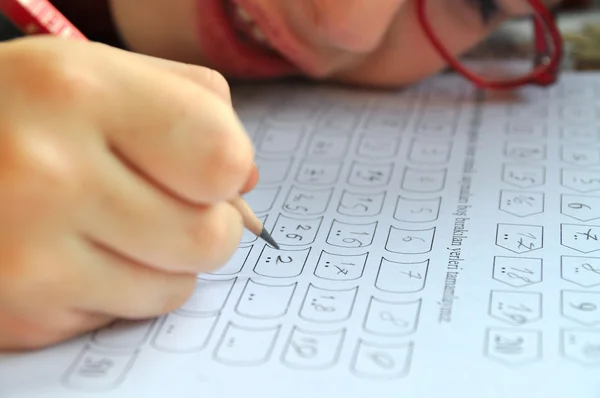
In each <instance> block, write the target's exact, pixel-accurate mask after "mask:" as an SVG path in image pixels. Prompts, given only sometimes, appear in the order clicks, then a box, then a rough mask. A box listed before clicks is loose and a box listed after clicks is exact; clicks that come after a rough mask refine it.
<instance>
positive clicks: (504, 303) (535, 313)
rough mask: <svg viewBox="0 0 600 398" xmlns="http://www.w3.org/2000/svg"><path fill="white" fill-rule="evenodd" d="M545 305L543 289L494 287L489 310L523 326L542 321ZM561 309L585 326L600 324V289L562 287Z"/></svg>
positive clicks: (574, 320)
mask: <svg viewBox="0 0 600 398" xmlns="http://www.w3.org/2000/svg"><path fill="white" fill-rule="evenodd" d="M542 307H543V305H542V293H537V292H516V291H503V290H493V291H492V292H491V294H490V300H489V309H488V311H489V312H488V313H489V315H490V316H491V317H493V318H496V319H498V320H500V321H502V322H505V323H508V324H510V325H512V326H523V325H527V324H531V323H535V322H537V321H540V320H541V319H542V317H543V310H542ZM560 313H561V315H562V316H563V317H564V318H566V319H569V320H571V321H573V322H576V323H579V324H581V325H584V326H598V325H600V292H593V291H577V290H562V291H561V299H560ZM599 359H600V358H599Z"/></svg>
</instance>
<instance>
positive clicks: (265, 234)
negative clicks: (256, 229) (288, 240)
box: [260, 228, 279, 250]
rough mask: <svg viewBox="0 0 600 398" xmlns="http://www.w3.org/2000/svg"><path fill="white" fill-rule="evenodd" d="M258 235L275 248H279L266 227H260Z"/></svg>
mask: <svg viewBox="0 0 600 398" xmlns="http://www.w3.org/2000/svg"><path fill="white" fill-rule="evenodd" d="M260 237H261V238H262V239H263V240H264V241H265V242H267V243H268V244H269V245H271V246H273V247H274V248H275V249H277V250H279V245H278V244H277V242H275V240H273V237H272V236H271V235H270V234H269V233H268V232H267V230H266V229H264V228H263V229H262V231H261V233H260Z"/></svg>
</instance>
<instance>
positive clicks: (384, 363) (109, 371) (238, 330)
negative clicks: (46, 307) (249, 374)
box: [62, 313, 414, 391]
mask: <svg viewBox="0 0 600 398" xmlns="http://www.w3.org/2000/svg"><path fill="white" fill-rule="evenodd" d="M177 316H178V315H176V314H175V313H173V314H170V315H168V316H167V317H164V318H163V319H162V320H160V321H159V322H160V325H159V328H158V331H157V333H156V334H155V336H154V338H153V339H152V341H151V343H150V344H151V346H152V347H153V348H155V349H158V350H161V351H165V352H168V353H175V354H177V353H190V352H198V351H202V350H204V349H206V348H207V346H208V341H209V340H210V339H211V335H212V334H213V332H214V329H215V324H216V322H217V321H218V316H217V317H213V318H187V319H186V321H185V322H189V321H192V322H195V324H194V325H193V326H194V327H193V328H190V330H188V331H187V332H188V333H187V334H183V335H182V334H181V333H182V332H183V333H185V332H186V331H182V330H181V328H180V326H181V323H180V319H182V318H177ZM155 322H156V321H155ZM155 322H152V323H148V324H147V326H146V327H141V326H140V325H137V326H136V327H134V328H132V329H130V330H131V331H132V333H125V334H124V333H123V330H122V329H121V330H119V327H118V326H117V327H113V328H112V329H103V330H101V331H99V332H98V333H96V334H95V335H94V337H93V340H92V342H91V343H88V344H86V345H85V346H84V347H83V349H82V350H81V351H80V353H79V354H78V356H77V357H76V358H75V360H74V362H73V363H72V364H71V366H70V367H69V368H68V369H67V371H66V372H65V374H64V376H63V378H62V381H63V384H64V385H65V386H66V387H67V388H70V389H76V390H88V391H89V390H92V391H106V390H110V389H114V388H116V387H118V386H119V385H120V384H121V383H122V382H123V381H124V380H125V379H126V378H127V374H128V372H129V371H130V370H131V369H132V368H133V367H134V366H135V365H136V360H137V357H138V356H139V354H140V352H141V350H142V348H141V347H140V345H141V344H144V343H145V342H146V341H147V340H148V339H149V337H150V333H151V330H152V326H153V324H154V323H155ZM200 332H202V333H200ZM282 334H283V332H282V326H281V325H277V326H272V327H263V328H250V327H246V326H242V325H239V324H237V323H234V322H231V321H229V322H227V323H226V326H225V330H224V331H223V333H222V335H221V336H220V338H219V339H218V342H217V343H216V347H215V349H214V351H213V352H212V355H211V357H210V359H209V360H211V361H214V362H216V363H218V364H221V365H224V366H234V367H255V366H261V365H264V364H267V363H269V362H270V361H271V360H272V358H273V357H274V353H275V349H276V345H277V342H278V340H279V339H280V337H281V336H282ZM116 335H119V336H126V339H127V340H123V339H122V337H121V340H120V341H115V340H113V339H112V338H113V337H115V336H116ZM347 340H348V339H347V331H346V329H345V328H340V329H336V330H332V331H325V332H324V331H314V330H309V329H306V328H300V327H298V326H294V327H293V328H292V329H291V331H290V332H289V334H288V337H287V339H286V341H285V342H284V347H283V349H282V351H281V354H280V362H281V364H282V365H284V366H286V367H287V368H289V369H291V370H304V371H323V370H327V369H330V368H333V367H335V366H338V365H339V363H340V357H341V353H342V351H343V349H344V345H347V344H348V343H349V342H348V341H347ZM116 343H117V344H116ZM115 344H116V346H115ZM125 344H126V345H127V347H124V345H125ZM413 350H414V344H413V343H412V342H402V343H380V342H378V340H371V339H358V341H356V342H355V343H354V347H353V350H352V351H353V352H352V356H351V358H350V363H349V371H350V372H351V373H352V374H353V375H354V376H356V377H359V378H370V379H379V380H381V379H397V378H402V377H405V376H407V375H408V373H409V371H410V365H411V361H412V355H413Z"/></svg>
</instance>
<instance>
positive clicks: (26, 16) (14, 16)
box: [0, 0, 279, 249]
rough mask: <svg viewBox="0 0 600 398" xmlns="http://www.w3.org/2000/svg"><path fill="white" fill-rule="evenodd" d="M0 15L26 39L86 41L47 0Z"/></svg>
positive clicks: (254, 222) (252, 226) (259, 229)
mask: <svg viewBox="0 0 600 398" xmlns="http://www.w3.org/2000/svg"><path fill="white" fill-rule="evenodd" d="M0 12H1V13H3V14H4V16H5V17H6V18H8V19H9V20H11V21H12V23H13V24H15V26H16V27H17V28H18V29H20V30H21V31H22V32H23V33H25V34H26V35H34V34H50V35H54V36H59V37H64V38H68V39H78V40H87V38H86V37H85V35H84V34H83V33H81V32H80V31H79V29H77V28H76V27H75V25H73V24H72V23H71V22H70V21H69V20H68V19H67V18H66V17H65V16H64V15H62V13H61V12H60V11H58V10H57V9H56V7H54V6H53V5H52V4H50V3H49V2H48V1H47V0H0ZM230 203H231V205H232V206H234V207H235V208H236V209H237V210H238V211H239V212H240V214H241V216H242V220H243V222H244V226H245V227H246V229H248V230H249V231H250V232H252V233H253V234H254V235H256V236H259V237H260V238H261V239H263V240H264V241H265V242H267V243H268V244H269V245H271V246H273V247H274V248H276V249H279V245H278V244H277V242H275V240H274V239H273V237H272V236H271V235H270V234H269V232H268V231H267V230H266V229H265V227H264V225H263V224H262V222H261V221H260V219H259V218H258V217H257V216H256V214H254V212H253V211H252V210H251V209H250V206H248V204H247V203H246V202H245V201H244V200H243V199H242V198H241V197H238V198H237V199H234V200H232V201H230Z"/></svg>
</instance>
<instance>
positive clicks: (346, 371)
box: [0, 74, 600, 398]
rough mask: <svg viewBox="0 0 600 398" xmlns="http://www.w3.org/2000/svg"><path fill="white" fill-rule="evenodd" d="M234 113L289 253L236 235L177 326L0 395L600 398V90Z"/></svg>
mask: <svg viewBox="0 0 600 398" xmlns="http://www.w3.org/2000/svg"><path fill="white" fill-rule="evenodd" d="M234 102H235V106H236V108H237V110H238V112H239V115H240V117H241V119H242V121H243V123H244V124H245V126H246V128H247V129H248V133H249V134H250V135H251V136H252V139H253V141H254V142H255V145H256V150H257V163H258V166H259V170H260V175H261V181H260V184H259V185H258V187H257V188H256V189H255V190H254V191H253V192H251V193H249V194H248V195H246V196H245V198H246V200H247V201H248V203H249V204H250V206H251V207H252V208H253V209H254V210H255V212H256V213H257V214H258V215H259V216H260V218H261V219H262V220H263V221H264V222H265V225H266V227H267V229H268V230H269V231H271V232H272V234H273V237H274V238H275V240H276V241H278V242H279V243H280V244H281V250H275V249H273V248H271V247H269V246H268V245H265V243H264V242H262V241H261V240H259V239H257V238H256V237H255V236H253V235H252V234H250V233H246V234H245V235H244V237H243V240H242V243H241V245H240V247H239V249H238V251H237V252H236V253H235V255H234V256H233V257H232V258H231V260H230V261H229V263H228V264H227V265H226V266H224V267H223V268H221V269H219V270H218V271H216V272H214V273H211V274H203V275H199V276H198V288H197V292H196V293H195V294H194V296H193V297H191V299H190V300H189V302H188V303H187V304H185V305H184V306H183V307H182V308H180V309H179V310H177V311H174V312H173V313H171V314H168V315H167V316H164V317H161V318H159V319H155V320H151V321H147V322H137V323H128V322H117V323H115V324H114V325H111V326H110V327H107V328H105V329H102V330H100V331H97V332H96V333H93V334H90V335H87V336H84V337H82V338H80V339H76V340H73V341H70V342H67V343H65V344H63V345H60V346H58V347H54V348H50V349H47V350H43V351H40V352H36V353H30V354H22V355H4V356H2V357H0V397H2V398H37V397H43V398H72V397H77V398H87V397H99V398H117V397H119V398H121V397H123V398H131V397H144V398H159V397H160V398H164V397H176V398H179V397H182V398H204V397H209V398H213V397H214V398H240V397H246V396H248V397H269V398H270V397H273V398H275V397H287V398H305V397H309V396H313V397H324V398H325V397H326V398H329V397H345V398H354V397H377V398H388V397H389V398H392V397H394V398H397V397H403V398H416V397H419V398H420V397H428V398H430V397H431V398H433V397H444V398H483V397H485V398H501V397H502V398H505V397H507V398H508V397H510V398H534V397H535V398H537V397H540V398H541V397H544V398H548V397H557V398H594V397H600V240H599V239H600V75H598V74H567V75H565V76H563V77H562V79H561V82H560V84H558V85H557V86H554V87H551V88H548V89H542V88H525V89H522V90H520V91H516V92H514V93H506V94H502V95H500V94H492V93H483V92H478V91H477V90H475V89H474V88H473V86H472V85H471V84H470V83H468V82H466V81H465V80H463V79H462V78H458V77H455V76H440V77H437V78H434V79H431V80H428V81H427V82H424V83H423V84H420V85H418V86H414V87H411V88H409V89H406V90H398V91H393V92H390V91H387V92H386V91H364V90H352V89H349V88H341V87H335V88H333V87H318V86H309V85H306V84H304V85H303V84H297V85H295V84H292V83H288V84H283V83H281V84H276V85H272V86H268V87H266V86H245V87H240V88H238V89H237V90H234ZM148 216H149V217H152V215H151V214H149V215H148Z"/></svg>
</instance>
